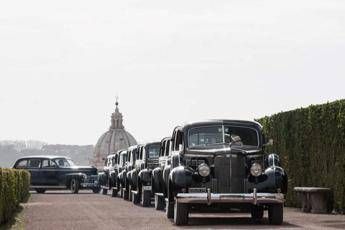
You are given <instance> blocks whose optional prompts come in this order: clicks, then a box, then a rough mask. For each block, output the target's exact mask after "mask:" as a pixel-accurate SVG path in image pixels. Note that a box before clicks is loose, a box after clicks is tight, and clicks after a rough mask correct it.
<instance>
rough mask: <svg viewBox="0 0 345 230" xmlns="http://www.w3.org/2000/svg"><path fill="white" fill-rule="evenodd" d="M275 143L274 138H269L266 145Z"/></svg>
mask: <svg viewBox="0 0 345 230" xmlns="http://www.w3.org/2000/svg"><path fill="white" fill-rule="evenodd" d="M272 145H273V139H272V138H271V139H269V140H268V142H267V143H265V144H264V146H272Z"/></svg>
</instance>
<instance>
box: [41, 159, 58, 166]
mask: <svg viewBox="0 0 345 230" xmlns="http://www.w3.org/2000/svg"><path fill="white" fill-rule="evenodd" d="M42 168H57V165H56V163H55V162H54V161H52V160H48V159H45V160H42Z"/></svg>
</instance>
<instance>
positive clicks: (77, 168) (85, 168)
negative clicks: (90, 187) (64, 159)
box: [71, 166, 97, 175]
mask: <svg viewBox="0 0 345 230" xmlns="http://www.w3.org/2000/svg"><path fill="white" fill-rule="evenodd" d="M71 169H72V170H73V171H76V172H83V173H86V174H88V175H91V174H97V168H95V167H92V166H72V167H71Z"/></svg>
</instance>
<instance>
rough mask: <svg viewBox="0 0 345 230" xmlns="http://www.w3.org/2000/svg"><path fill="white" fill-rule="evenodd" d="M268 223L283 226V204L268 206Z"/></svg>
mask: <svg viewBox="0 0 345 230" xmlns="http://www.w3.org/2000/svg"><path fill="white" fill-rule="evenodd" d="M268 221H269V223H270V224H272V225H281V224H282V223H283V204H272V205H270V206H268Z"/></svg>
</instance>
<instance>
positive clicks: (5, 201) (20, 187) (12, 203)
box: [0, 168, 30, 224]
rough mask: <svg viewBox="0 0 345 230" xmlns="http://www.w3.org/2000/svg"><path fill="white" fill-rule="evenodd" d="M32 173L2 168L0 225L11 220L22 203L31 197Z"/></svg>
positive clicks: (0, 169) (0, 177)
mask: <svg viewBox="0 0 345 230" xmlns="http://www.w3.org/2000/svg"><path fill="white" fill-rule="evenodd" d="M29 186H30V173H29V172H28V171H25V170H16V169H2V168H0V224H3V223H5V222H7V221H8V220H10V219H11V217H12V215H13V213H14V212H15V211H16V210H17V208H18V205H19V203H20V202H23V201H25V200H26V199H27V198H28V196H29Z"/></svg>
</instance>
